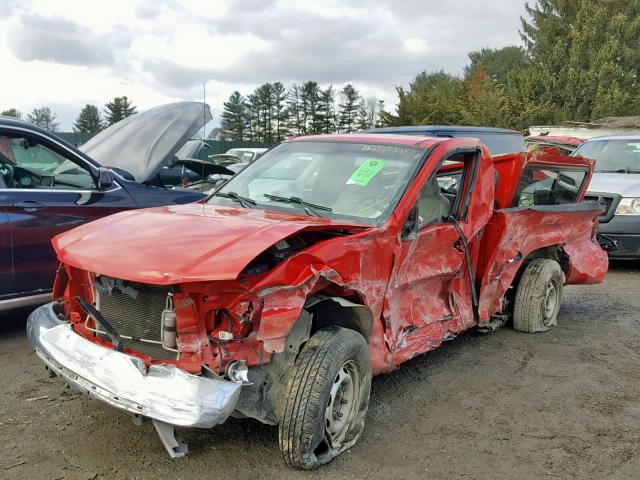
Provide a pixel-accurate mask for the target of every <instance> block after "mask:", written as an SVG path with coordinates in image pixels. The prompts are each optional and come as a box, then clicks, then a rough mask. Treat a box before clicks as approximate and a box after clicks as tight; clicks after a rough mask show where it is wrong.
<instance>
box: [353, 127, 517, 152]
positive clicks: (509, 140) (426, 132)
mask: <svg viewBox="0 0 640 480" xmlns="http://www.w3.org/2000/svg"><path fill="white" fill-rule="evenodd" d="M368 132H375V133H390V134H396V135H420V136H424V137H445V138H458V137H471V138H477V139H478V140H480V141H481V142H482V143H484V144H485V145H486V146H487V147H488V148H489V150H490V151H491V154H492V155H502V154H503V153H514V152H526V151H527V146H526V145H525V143H524V135H523V134H522V133H520V132H517V131H515V130H507V129H506V128H493V127H469V126H464V125H417V126H408V127H385V128H373V129H371V130H365V131H364V133H368Z"/></svg>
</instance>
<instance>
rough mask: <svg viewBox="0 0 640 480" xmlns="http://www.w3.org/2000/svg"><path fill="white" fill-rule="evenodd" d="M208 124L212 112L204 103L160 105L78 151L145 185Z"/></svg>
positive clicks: (117, 125)
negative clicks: (128, 174)
mask: <svg viewBox="0 0 640 480" xmlns="http://www.w3.org/2000/svg"><path fill="white" fill-rule="evenodd" d="M209 120H211V111H210V110H209V106H208V105H206V104H204V103H200V102H178V103H169V104H166V105H160V106H158V107H154V108H152V109H150V110H147V111H145V112H142V113H138V114H135V115H132V116H130V117H127V118H125V119H124V120H121V121H119V122H118V123H115V124H113V125H111V126H110V127H109V128H106V129H105V130H103V131H102V132H100V133H98V134H97V135H96V136H94V137H93V138H91V140H89V141H88V142H87V143H85V144H84V145H82V147H80V150H82V151H83V152H84V153H86V154H87V155H89V156H90V157H91V158H93V159H94V160H95V161H96V162H98V163H99V164H100V165H103V166H105V167H112V168H118V169H121V170H126V171H127V172H129V173H131V174H132V175H133V177H134V178H135V180H136V181H137V182H140V183H142V182H147V181H149V180H151V179H152V178H153V177H154V176H156V175H157V174H158V172H159V171H160V169H161V168H162V167H163V165H165V164H166V163H168V162H169V161H170V160H171V159H172V158H173V157H174V155H175V154H176V152H177V151H178V150H179V149H180V147H182V146H183V145H184V144H185V143H186V142H187V140H189V139H190V138H191V137H192V136H193V135H194V134H195V133H196V132H197V131H198V130H199V129H200V128H202V127H203V126H204V123H206V122H208V121H209Z"/></svg>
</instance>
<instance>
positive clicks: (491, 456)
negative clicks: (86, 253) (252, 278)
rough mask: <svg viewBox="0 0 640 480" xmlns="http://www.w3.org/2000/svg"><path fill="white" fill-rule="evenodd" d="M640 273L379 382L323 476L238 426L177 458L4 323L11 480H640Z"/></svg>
mask: <svg viewBox="0 0 640 480" xmlns="http://www.w3.org/2000/svg"><path fill="white" fill-rule="evenodd" d="M638 292H640V264H635V263H620V264H614V265H612V268H611V272H610V273H609V275H608V277H607V280H606V283H604V284H603V285H596V286H581V287H570V288H568V289H566V295H565V299H564V301H563V307H562V310H561V313H560V317H559V326H558V327H557V328H555V329H553V330H551V331H549V332H545V333H542V334H523V333H518V332H515V331H513V330H511V329H509V328H503V329H501V330H499V331H498V332H497V333H495V334H493V335H478V334H474V333H469V334H466V335H463V336H461V337H459V338H457V339H456V340H454V341H451V342H449V343H447V344H446V345H443V346H442V347H441V348H440V349H438V350H436V351H435V352H431V353H428V354H426V355H423V356H421V357H419V358H417V359H414V360H412V361H410V362H408V363H407V364H405V365H403V366H402V367H401V368H400V369H398V370H396V371H395V372H393V373H391V374H388V375H384V376H381V377H377V378H376V379H374V381H373V387H372V401H371V408H370V410H369V416H368V423H367V427H366V429H365V432H364V435H363V437H362V439H361V440H360V442H359V444H358V445H356V446H355V447H354V448H353V449H352V450H351V451H349V452H347V453H346V454H344V455H342V456H341V457H340V458H339V459H337V460H336V461H334V462H333V463H332V464H330V465H328V466H326V467H324V468H322V469H321V470H318V471H314V472H308V473H300V472H295V471H292V470H290V469H288V468H287V467H285V466H284V464H283V463H282V461H281V459H280V455H279V452H278V449H277V442H276V441H277V429H276V428H274V427H269V426H265V425H262V424H260V423H258V422H254V421H251V420H234V419H231V420H229V421H228V422H227V423H225V424H224V425H222V426H220V427H218V428H216V429H213V430H209V431H200V430H189V431H186V432H185V435H184V436H185V439H186V440H187V441H188V443H189V447H190V452H191V453H190V455H189V456H188V457H187V458H185V459H179V460H171V459H169V458H168V456H167V455H166V453H165V452H164V450H163V449H162V447H161V445H160V441H159V440H158V438H157V437H156V435H155V432H154V431H153V428H152V426H151V425H150V424H148V423H147V424H145V425H143V426H142V427H136V426H134V425H133V423H132V422H131V421H130V419H129V417H128V416H127V415H125V414H123V413H120V412H117V411H115V410H112V409H110V408H108V407H106V406H104V405H102V404H101V403H99V402H96V401H92V400H89V399H87V398H85V397H83V396H80V395H78V394H76V393H75V392H73V391H71V390H68V389H66V388H65V387H64V385H63V384H62V383H61V382H59V381H58V380H55V379H49V378H47V376H46V374H45V372H44V369H43V367H42V365H41V363H40V361H39V360H38V359H37V358H36V356H35V355H34V354H33V353H32V351H31V350H30V348H29V346H28V343H27V340H26V338H25V335H24V321H25V317H26V313H27V312H15V313H13V314H11V315H7V314H5V315H3V316H2V317H0V329H1V330H0V360H1V361H2V369H1V370H0V431H2V433H3V435H4V438H5V446H6V450H5V453H4V454H3V455H2V458H0V478H3V479H24V478H29V479H40V478H42V479H84V480H86V479H111V478H128V479H157V478H171V479H174V480H178V479H192V478H197V479H200V478H209V477H211V478H232V479H238V480H240V479H245V478H264V479H269V478H274V479H275V478H277V479H288V478H311V479H313V478H332V479H333V478H335V479H344V478H367V479H369V480H371V479H378V478H380V479H389V478H394V479H395V478H406V479H413V478H416V479H418V478H419V479H424V478H434V479H440V478H447V479H448V478H461V479H490V480H498V479H516V478H517V479H530V478H531V479H536V480H540V479H541V478H562V479H591V478H593V479H598V480H600V479H609V478H611V479H613V478H615V479H638V478H640V382H639V381H638V380H639V378H640V349H639V346H640V332H639V331H640V315H639V314H638V307H640V295H638Z"/></svg>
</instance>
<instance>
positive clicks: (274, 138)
mask: <svg viewBox="0 0 640 480" xmlns="http://www.w3.org/2000/svg"><path fill="white" fill-rule="evenodd" d="M383 110H384V102H383V101H382V100H379V99H377V98H376V97H373V96H369V97H365V96H363V95H362V94H360V92H358V90H357V89H356V88H355V87H354V86H353V85H352V84H347V85H345V86H344V87H342V88H341V89H340V90H336V89H335V88H334V86H333V85H328V86H325V87H323V86H320V85H319V84H318V82H314V81H308V82H304V83H302V84H293V85H292V86H290V87H289V88H286V87H285V86H284V85H283V84H282V83H280V82H274V83H270V82H267V83H264V84H262V85H260V86H259V87H257V88H256V89H255V90H254V91H253V92H252V93H251V94H249V95H247V96H244V95H242V94H241V93H240V92H238V91H235V92H233V93H232V94H231V95H230V96H229V99H228V100H227V101H226V102H224V109H223V111H222V116H221V122H220V124H221V127H222V135H223V136H224V137H225V138H226V139H228V140H237V141H246V140H250V141H258V142H264V143H267V144H272V143H275V142H279V141H280V140H282V139H284V138H285V137H288V136H291V135H310V134H319V133H340V132H351V131H353V130H360V129H367V128H373V127H378V126H382V118H381V113H382V111H383Z"/></svg>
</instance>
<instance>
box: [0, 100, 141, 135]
mask: <svg viewBox="0 0 640 480" xmlns="http://www.w3.org/2000/svg"><path fill="white" fill-rule="evenodd" d="M136 112H137V108H136V107H135V106H134V105H133V103H132V102H131V100H129V98H127V97H126V96H123V97H115V98H114V99H113V100H112V101H110V102H107V103H105V105H104V109H103V111H102V112H100V109H99V108H98V107H97V106H95V105H85V106H84V108H82V110H80V113H79V114H78V118H77V119H76V121H75V122H74V124H73V131H74V132H76V133H89V134H91V135H95V134H96V133H98V132H100V131H101V130H103V129H105V128H107V127H108V126H110V125H113V124H114V123H116V122H119V121H120V120H123V119H124V118H127V117H128V116H130V115H133V114H134V113H136ZM0 115H5V116H8V117H14V118H18V119H22V118H23V115H22V112H20V111H19V110H17V109H15V108H10V109H8V110H4V111H2V112H0ZM57 118H58V116H57V115H56V114H55V113H54V112H53V111H52V110H51V109H50V108H49V107H41V108H34V109H33V110H32V111H31V112H29V113H28V114H27V116H26V120H27V121H28V122H30V123H33V124H34V125H36V126H38V127H40V128H43V129H45V130H48V131H50V132H57V131H58V127H59V126H60V124H59V123H58V122H57V121H56V120H57Z"/></svg>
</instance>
